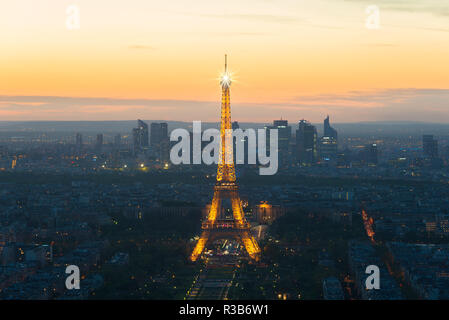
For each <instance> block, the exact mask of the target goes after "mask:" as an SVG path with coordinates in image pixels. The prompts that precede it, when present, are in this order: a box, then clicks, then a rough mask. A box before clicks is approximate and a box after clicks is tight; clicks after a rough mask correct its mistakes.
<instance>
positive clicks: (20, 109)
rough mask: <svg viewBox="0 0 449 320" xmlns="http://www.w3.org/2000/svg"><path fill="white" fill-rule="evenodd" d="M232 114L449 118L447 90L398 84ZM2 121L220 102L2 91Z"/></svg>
mask: <svg viewBox="0 0 449 320" xmlns="http://www.w3.org/2000/svg"><path fill="white" fill-rule="evenodd" d="M232 112H233V119H235V120H238V121H247V122H269V121H271V120H272V119H275V118H280V117H283V118H284V119H289V120H291V121H293V122H296V121H297V120H298V119H302V118H305V119H309V120H311V121H319V120H320V119H321V118H322V117H323V116H325V115H326V114H328V113H329V114H332V117H333V118H334V119H335V121H337V122H352V121H369V120H373V121H374V120H379V121H385V120H398V121H399V120H407V121H431V122H449V89H440V88H397V89H379V90H370V91H351V92H347V93H341V94H317V95H301V96H297V97H294V98H292V99H291V100H290V101H288V102H282V103H278V102H267V103H241V102H234V103H233V111H232ZM0 116H1V117H2V119H3V120H19V121H21V120H132V119H136V118H145V119H167V120H180V121H191V120H203V121H218V119H219V102H216V101H201V100H171V99H115V98H89V97H54V96H0Z"/></svg>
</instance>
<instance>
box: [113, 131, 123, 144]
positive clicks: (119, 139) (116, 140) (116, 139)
mask: <svg viewBox="0 0 449 320" xmlns="http://www.w3.org/2000/svg"><path fill="white" fill-rule="evenodd" d="M121 143H122V135H121V134H120V133H117V134H116V135H115V136H114V146H115V147H119V146H120V144H121Z"/></svg>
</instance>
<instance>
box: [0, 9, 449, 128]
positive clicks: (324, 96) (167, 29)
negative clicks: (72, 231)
mask: <svg viewBox="0 0 449 320" xmlns="http://www.w3.org/2000/svg"><path fill="white" fill-rule="evenodd" d="M372 4H374V5H377V6H378V7H379V9H380V28H379V29H368V28H366V27H365V22H366V19H367V17H368V14H367V13H366V12H365V9H366V7H367V6H368V5H372ZM69 5H76V6H77V8H79V22H80V25H79V26H80V28H79V29H74V30H70V29H68V28H67V26H66V22H67V19H68V17H69V15H68V14H67V12H66V10H67V7H68V6H69ZM0 41H1V47H0V121H7V120H15V121H22V120H23V121H24V120H132V119H137V118H142V119H149V120H151V119H154V120H156V119H159V120H182V121H192V120H203V121H218V117H219V101H220V87H219V84H218V81H217V77H218V76H219V74H220V72H221V71H222V69H223V62H224V61H223V60H224V54H225V53H227V54H228V57H229V58H228V59H229V66H230V69H231V70H232V71H233V72H234V74H235V80H236V81H235V82H234V83H233V85H232V87H231V103H232V112H233V119H234V120H238V121H242V122H271V121H272V120H273V119H277V118H281V117H282V118H284V119H288V120H290V121H292V122H297V121H298V120H299V119H302V118H305V119H308V120H310V121H312V122H317V121H322V119H323V118H324V117H325V116H326V115H327V114H329V115H330V116H331V120H332V121H333V122H355V121H386V120H393V121H397V120H408V121H430V122H449V1H447V0H407V1H405V0H390V1H387V0H377V1H376V0H374V1H365V0H348V1H343V0H313V1H299V0H259V1H254V0H245V1H242V0H239V1H235V0H228V1H215V0H207V1H205V0H190V1H181V0H167V1H153V0H127V1H122V0H116V1H112V0H70V1H66V0H14V1H5V0H3V1H1V5H0Z"/></svg>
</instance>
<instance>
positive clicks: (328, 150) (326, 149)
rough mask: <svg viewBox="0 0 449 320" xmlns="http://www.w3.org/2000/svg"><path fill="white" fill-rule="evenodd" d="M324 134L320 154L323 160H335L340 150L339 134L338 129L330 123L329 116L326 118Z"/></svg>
mask: <svg viewBox="0 0 449 320" xmlns="http://www.w3.org/2000/svg"><path fill="white" fill-rule="evenodd" d="M323 127H324V135H323V137H321V139H320V142H319V145H318V149H319V150H318V151H319V154H320V159H321V160H322V161H331V160H335V159H336V157H337V150H338V134H337V130H335V129H334V128H332V127H331V126H330V124H329V116H327V117H326V119H324V126H323Z"/></svg>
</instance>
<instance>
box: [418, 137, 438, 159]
mask: <svg viewBox="0 0 449 320" xmlns="http://www.w3.org/2000/svg"><path fill="white" fill-rule="evenodd" d="M422 145H423V153H424V156H425V157H429V158H432V159H434V158H438V140H436V139H434V138H433V135H431V134H425V135H423V136H422Z"/></svg>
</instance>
